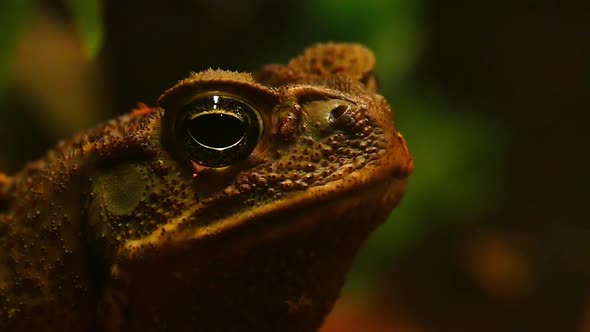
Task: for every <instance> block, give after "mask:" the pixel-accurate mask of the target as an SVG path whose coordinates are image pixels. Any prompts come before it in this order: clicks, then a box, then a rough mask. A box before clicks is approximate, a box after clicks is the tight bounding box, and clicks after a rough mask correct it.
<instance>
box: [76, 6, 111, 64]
mask: <svg viewBox="0 0 590 332" xmlns="http://www.w3.org/2000/svg"><path fill="white" fill-rule="evenodd" d="M69 3H70V6H71V9H72V13H73V17H74V20H75V21H76V25H77V27H78V30H79V31H80V34H81V36H82V41H83V42H84V47H85V49H86V52H87V55H88V56H90V57H91V58H94V57H95V56H96V55H97V54H98V51H99V50H100V47H101V46H102V43H103V39H104V30H103V24H102V19H101V10H100V1H99V0H69Z"/></svg>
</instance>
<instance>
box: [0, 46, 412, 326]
mask: <svg viewBox="0 0 590 332" xmlns="http://www.w3.org/2000/svg"><path fill="white" fill-rule="evenodd" d="M373 65H374V58H373V55H372V53H371V52H370V51H369V50H367V49H366V48H364V47H362V46H360V45H354V44H324V45H317V46H314V47H312V48H309V49H307V50H306V51H305V53H304V54H303V55H302V56H300V57H298V58H296V59H294V60H292V61H291V62H290V63H289V64H288V65H286V66H281V65H270V66H267V67H265V68H264V69H263V70H262V71H261V72H259V73H256V74H254V75H253V76H252V75H249V74H244V73H234V72H226V71H219V70H218V71H211V70H210V71H205V72H201V73H196V74H193V75H191V76H190V77H189V78H187V79H185V80H183V81H181V82H180V83H179V84H177V85H176V86H175V87H173V88H172V89H170V90H168V91H166V92H165V93H164V94H163V95H162V96H161V97H160V99H159V101H158V107H154V108H149V107H147V106H142V107H140V108H139V109H137V110H135V111H134V112H132V113H131V114H129V115H125V116H122V117H120V118H118V119H115V120H113V121H110V122H108V123H106V124H104V125H102V126H99V127H98V128H95V129H92V130H90V131H87V132H84V133H82V134H80V135H78V136H76V137H74V138H73V139H71V140H68V141H64V142H62V143H60V144H58V146H57V147H56V148H55V149H54V150H52V151H50V152H49V153H48V154H47V155H46V156H45V157H44V158H43V159H41V160H38V161H36V162H33V163H31V164H29V165H27V166H26V167H25V168H24V169H23V170H22V171H21V172H19V173H18V174H16V175H15V176H14V177H12V178H8V177H6V176H0V208H1V209H2V210H0V330H1V331H7V332H8V331H23V330H34V331H104V330H108V331H126V332H128V331H142V332H145V331H208V332H212V331H286V332H288V331H293V332H294V331H297V332H305V331H316V330H317V329H318V328H319V327H320V325H321V323H322V321H323V319H324V317H325V316H326V314H327V313H328V312H329V311H330V309H331V308H332V306H333V304H334V302H335V301H336V299H337V297H338V295H339V292H340V289H341V287H342V285H343V283H344V281H345V277H346V273H347V271H348V270H349V268H350V265H351V263H352V260H353V258H354V255H355V253H356V251H357V250H358V248H359V247H360V246H361V245H362V243H363V242H364V241H365V240H366V238H367V237H368V236H369V235H370V233H371V232H372V231H373V230H374V229H375V228H376V227H377V226H378V225H379V224H380V223H381V222H383V221H384V220H385V219H386V217H387V215H388V214H389V213H390V211H391V210H392V209H393V208H394V207H395V205H396V204H397V203H398V202H399V200H400V198H401V196H402V194H403V192H404V190H405V187H406V178H407V177H408V176H409V175H410V173H411V171H412V158H411V157H410V155H409V153H408V150H407V148H406V145H405V142H404V139H403V138H402V136H401V135H400V134H399V133H398V132H397V131H396V130H395V127H394V124H393V121H392V113H391V111H390V108H389V105H388V104H387V102H386V101H385V100H384V98H383V97H381V96H380V95H378V94H376V93H375V89H376V83H375V79H374V77H373ZM208 91H216V92H221V93H223V94H225V95H229V96H232V98H235V99H238V100H241V101H244V102H246V103H247V104H248V105H251V106H252V108H253V109H255V110H256V111H257V112H258V114H259V117H260V122H261V123H262V125H263V128H264V129H263V130H262V131H261V133H260V136H259V138H258V137H256V138H257V140H256V141H255V143H256V144H255V146H254V147H253V150H252V151H248V153H247V154H246V155H244V157H243V158H241V159H240V160H237V161H234V162H233V163H232V164H230V165H228V166H226V167H209V166H204V165H203V163H204V162H194V161H192V160H191V159H190V158H189V157H190V156H189V155H190V153H187V145H186V144H184V143H183V141H182V140H179V139H178V137H177V134H176V131H175V130H176V129H174V128H177V127H178V121H177V119H178V118H179V114H182V112H183V110H185V109H186V106H187V105H188V104H190V103H192V102H193V101H194V100H195V98H197V96H200V95H203V93H205V94H206V93H208ZM331 112H332V113H331ZM330 113H331V115H330ZM218 132H223V128H221V129H220V130H218ZM193 159H194V158H193Z"/></svg>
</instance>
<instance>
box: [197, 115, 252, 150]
mask: <svg viewBox="0 0 590 332" xmlns="http://www.w3.org/2000/svg"><path fill="white" fill-rule="evenodd" d="M246 126H247V124H246V123H244V121H243V120H241V119H239V118H237V117H236V116H233V115H228V114H224V113H206V114H202V115H198V116H196V117H194V118H193V119H191V120H189V122H188V124H187V130H188V132H189V134H190V135H191V136H192V138H193V139H194V140H195V141H196V142H197V143H199V144H202V145H204V146H206V147H211V148H216V149H223V148H228V147H231V146H232V145H234V144H237V143H239V142H240V140H242V138H243V137H244V135H245V134H246V129H247V127H246Z"/></svg>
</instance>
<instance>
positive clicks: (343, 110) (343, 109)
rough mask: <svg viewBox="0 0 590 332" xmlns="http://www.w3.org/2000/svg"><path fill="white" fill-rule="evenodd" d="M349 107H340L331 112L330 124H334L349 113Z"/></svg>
mask: <svg viewBox="0 0 590 332" xmlns="http://www.w3.org/2000/svg"><path fill="white" fill-rule="evenodd" d="M348 108H349V107H348V105H338V106H336V107H335V108H334V109H332V110H331V111H330V116H329V119H330V122H332V123H334V122H335V121H337V120H338V119H339V118H340V117H341V116H342V115H343V114H344V113H346V111H348Z"/></svg>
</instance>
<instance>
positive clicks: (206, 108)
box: [175, 94, 263, 167]
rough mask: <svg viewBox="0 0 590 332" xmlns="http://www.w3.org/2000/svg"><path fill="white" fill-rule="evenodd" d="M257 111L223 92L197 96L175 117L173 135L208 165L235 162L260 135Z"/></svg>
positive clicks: (192, 155)
mask: <svg viewBox="0 0 590 332" xmlns="http://www.w3.org/2000/svg"><path fill="white" fill-rule="evenodd" d="M262 129H263V126H262V120H261V117H260V114H259V113H258V112H257V111H256V110H255V109H254V108H253V107H252V106H250V105H249V104H248V103H246V102H244V101H242V100H239V99H237V98H234V97H230V96H224V95H222V94H208V95H204V96H202V97H198V98H197V99H195V100H193V102H192V103H190V104H189V105H187V106H186V107H185V108H184V109H183V110H182V111H181V112H180V116H179V117H177V118H176V122H175V135H176V139H177V140H178V142H179V143H180V144H181V145H182V146H183V149H184V151H185V153H186V155H187V156H188V157H189V158H190V159H191V160H192V161H194V162H196V163H199V164H201V165H204V166H209V167H223V166H229V165H232V164H235V163H236V162H238V161H240V160H243V159H245V158H246V157H248V155H250V153H252V150H254V148H255V147H256V145H257V144H258V140H259V139H260V136H261V134H262Z"/></svg>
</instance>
